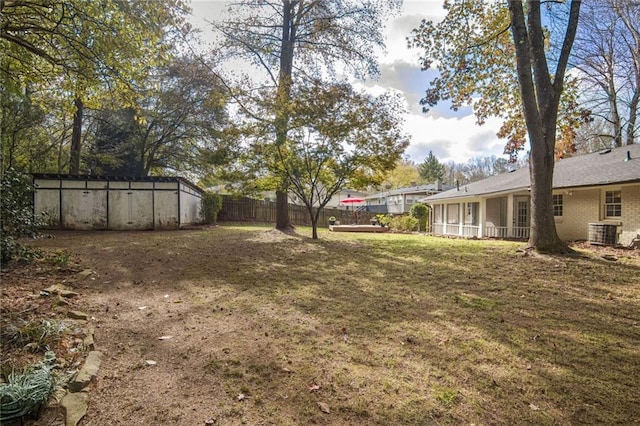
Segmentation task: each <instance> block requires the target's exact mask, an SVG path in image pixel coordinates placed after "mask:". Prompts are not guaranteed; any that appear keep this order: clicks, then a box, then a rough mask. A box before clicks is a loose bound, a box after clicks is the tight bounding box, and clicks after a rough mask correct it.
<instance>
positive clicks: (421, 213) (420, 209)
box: [409, 203, 429, 231]
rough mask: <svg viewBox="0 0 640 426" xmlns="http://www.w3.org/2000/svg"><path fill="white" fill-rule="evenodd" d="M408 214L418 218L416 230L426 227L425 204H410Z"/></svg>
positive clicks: (426, 210)
mask: <svg viewBox="0 0 640 426" xmlns="http://www.w3.org/2000/svg"><path fill="white" fill-rule="evenodd" d="M409 214H410V215H411V216H412V217H415V218H416V219H418V231H421V230H423V229H424V230H426V229H427V217H428V214H429V208H428V207H427V206H426V205H424V204H422V203H416V204H414V205H412V206H411V210H410V211H409Z"/></svg>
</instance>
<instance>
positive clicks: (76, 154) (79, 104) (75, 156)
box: [69, 98, 84, 175]
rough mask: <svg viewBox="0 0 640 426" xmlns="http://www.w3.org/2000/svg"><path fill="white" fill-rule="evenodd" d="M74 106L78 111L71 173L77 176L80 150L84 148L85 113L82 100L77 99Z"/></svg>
mask: <svg viewBox="0 0 640 426" xmlns="http://www.w3.org/2000/svg"><path fill="white" fill-rule="evenodd" d="M74 104H75V106H76V111H75V113H74V114H73V127H72V133H71V157H70V161H69V173H70V174H72V175H77V174H80V149H81V148H82V115H83V113H84V103H83V102H82V99H80V98H76V99H75V101H74Z"/></svg>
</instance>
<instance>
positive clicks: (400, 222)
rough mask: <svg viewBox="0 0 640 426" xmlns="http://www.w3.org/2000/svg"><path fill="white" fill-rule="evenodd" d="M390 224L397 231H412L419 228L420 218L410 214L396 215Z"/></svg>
mask: <svg viewBox="0 0 640 426" xmlns="http://www.w3.org/2000/svg"><path fill="white" fill-rule="evenodd" d="M389 226H390V227H391V229H394V230H396V231H400V232H411V231H415V230H416V229H417V228H418V219H416V218H415V217H412V216H409V215H402V216H394V217H393V218H392V219H391V223H390V224H389Z"/></svg>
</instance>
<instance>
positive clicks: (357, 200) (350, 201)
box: [340, 197, 364, 204]
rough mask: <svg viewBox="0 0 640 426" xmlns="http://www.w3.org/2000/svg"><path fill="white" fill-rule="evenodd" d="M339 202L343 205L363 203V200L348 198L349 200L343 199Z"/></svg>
mask: <svg viewBox="0 0 640 426" xmlns="http://www.w3.org/2000/svg"><path fill="white" fill-rule="evenodd" d="M340 202H341V203H344V204H353V203H362V202H364V198H358V197H349V198H345V199H344V200H341V201H340Z"/></svg>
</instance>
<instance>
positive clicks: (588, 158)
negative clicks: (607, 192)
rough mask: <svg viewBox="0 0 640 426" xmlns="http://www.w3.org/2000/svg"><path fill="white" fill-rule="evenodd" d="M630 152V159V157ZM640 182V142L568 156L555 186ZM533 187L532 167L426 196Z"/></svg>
mask: <svg viewBox="0 0 640 426" xmlns="http://www.w3.org/2000/svg"><path fill="white" fill-rule="evenodd" d="M627 155H628V156H629V158H630V159H629V160H627ZM632 182H640V145H639V144H633V145H626V146H623V147H620V148H612V149H607V150H604V151H599V152H595V153H592V154H586V155H579V156H576V157H570V158H565V159H562V160H559V161H557V162H556V163H555V167H554V171H553V188H554V189H559V188H579V187H585V186H598V185H611V184H618V183H632ZM529 186H530V177H529V167H528V166H527V167H523V168H521V169H518V170H515V171H513V172H509V173H503V174H500V175H497V176H491V177H489V178H487V179H483V180H480V181H478V182H473V183H470V184H466V185H460V188H459V189H458V188H454V189H452V190H449V191H444V192H441V193H439V194H435V195H432V196H430V197H426V198H425V199H424V200H421V201H426V202H432V201H436V200H444V199H449V198H461V197H476V196H484V195H490V194H496V193H501V192H513V191H518V190H523V189H527V188H529Z"/></svg>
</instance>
